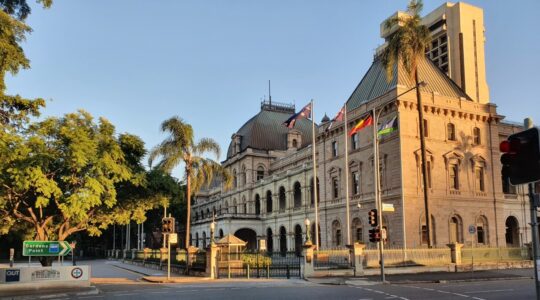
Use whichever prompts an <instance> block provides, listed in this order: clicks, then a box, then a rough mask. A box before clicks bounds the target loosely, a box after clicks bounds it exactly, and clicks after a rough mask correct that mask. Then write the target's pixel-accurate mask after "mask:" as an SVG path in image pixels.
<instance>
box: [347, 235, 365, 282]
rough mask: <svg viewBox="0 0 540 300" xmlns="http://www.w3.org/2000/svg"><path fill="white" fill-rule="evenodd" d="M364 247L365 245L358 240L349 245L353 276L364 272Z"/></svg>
mask: <svg viewBox="0 0 540 300" xmlns="http://www.w3.org/2000/svg"><path fill="white" fill-rule="evenodd" d="M364 248H366V245H365V244H362V243H358V242H356V243H354V244H353V245H352V247H351V257H352V260H353V268H354V276H360V275H363V274H364Z"/></svg>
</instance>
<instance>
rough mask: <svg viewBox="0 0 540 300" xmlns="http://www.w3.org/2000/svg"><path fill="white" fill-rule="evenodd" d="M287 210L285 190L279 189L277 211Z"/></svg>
mask: <svg viewBox="0 0 540 300" xmlns="http://www.w3.org/2000/svg"><path fill="white" fill-rule="evenodd" d="M286 208H287V196H286V194H285V188H284V187H283V186H280V187H279V210H280V211H284V210H285V209H286Z"/></svg>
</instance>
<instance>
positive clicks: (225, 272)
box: [217, 252, 302, 278]
mask: <svg viewBox="0 0 540 300" xmlns="http://www.w3.org/2000/svg"><path fill="white" fill-rule="evenodd" d="M301 260H302V256H299V255H297V253H296V252H286V253H271V252H230V253H224V252H221V253H219V254H218V259H217V269H218V271H217V275H218V278H239V277H245V278H272V277H285V278H291V277H300V276H301V275H300V264H301Z"/></svg>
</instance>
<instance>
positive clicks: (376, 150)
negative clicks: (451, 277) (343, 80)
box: [372, 108, 385, 283]
mask: <svg viewBox="0 0 540 300" xmlns="http://www.w3.org/2000/svg"><path fill="white" fill-rule="evenodd" d="M381 111H382V110H381ZM372 117H373V125H372V126H373V168H374V170H373V174H374V175H375V178H374V180H373V183H374V186H375V207H376V208H377V213H378V216H377V218H378V219H379V232H380V241H379V257H380V260H379V261H380V264H381V281H382V282H383V283H384V282H385V278H384V238H383V234H382V232H383V218H382V199H381V195H380V187H381V182H380V178H381V176H380V174H379V172H380V170H379V138H378V135H377V129H378V128H377V127H378V123H379V116H377V111H376V109H375V108H373V110H372Z"/></svg>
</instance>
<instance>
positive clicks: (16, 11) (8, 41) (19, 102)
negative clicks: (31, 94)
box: [0, 0, 52, 126]
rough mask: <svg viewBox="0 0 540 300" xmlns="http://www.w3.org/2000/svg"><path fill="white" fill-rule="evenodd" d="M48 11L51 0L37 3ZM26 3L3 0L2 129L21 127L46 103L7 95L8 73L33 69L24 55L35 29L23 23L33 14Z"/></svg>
mask: <svg viewBox="0 0 540 300" xmlns="http://www.w3.org/2000/svg"><path fill="white" fill-rule="evenodd" d="M37 2H38V3H41V4H42V5H43V6H44V7H45V8H48V7H50V6H51V5H52V0H38V1H37ZM30 11H31V10H30V6H29V5H28V3H27V2H26V0H0V126H6V125H8V124H9V125H17V126H21V125H22V123H23V122H24V121H27V120H28V119H27V117H28V116H37V115H38V114H39V108H40V107H42V106H44V105H45V101H44V100H43V99H41V98H38V99H33V100H31V99H25V98H22V97H21V96H19V95H15V96H9V95H6V94H5V91H6V83H5V76H6V74H7V73H8V72H9V73H11V74H13V75H15V74H17V73H18V72H19V70H20V69H28V68H30V61H29V60H28V58H27V57H26V55H25V54H24V51H23V48H22V47H21V43H22V42H23V41H24V40H25V39H26V35H27V34H28V33H30V32H31V31H32V29H31V28H30V27H29V26H28V25H27V24H26V23H24V21H25V19H26V17H28V15H29V14H30Z"/></svg>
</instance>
